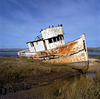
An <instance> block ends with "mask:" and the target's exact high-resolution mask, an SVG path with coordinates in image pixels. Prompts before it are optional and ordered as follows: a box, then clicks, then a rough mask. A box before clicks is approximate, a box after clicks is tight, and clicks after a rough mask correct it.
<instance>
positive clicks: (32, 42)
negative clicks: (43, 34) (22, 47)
mask: <svg viewBox="0 0 100 99" xmlns="http://www.w3.org/2000/svg"><path fill="white" fill-rule="evenodd" d="M42 40H43V38H41V39H39V40H36V41H29V42H26V44H28V43H33V42H38V41H42Z"/></svg>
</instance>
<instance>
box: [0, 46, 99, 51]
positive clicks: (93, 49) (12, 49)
mask: <svg viewBox="0 0 100 99" xmlns="http://www.w3.org/2000/svg"><path fill="white" fill-rule="evenodd" d="M25 49H27V48H9V49H8V48H7V49H0V52H18V51H21V50H25ZM87 49H88V51H89V52H100V47H98V48H92V47H88V48H87Z"/></svg>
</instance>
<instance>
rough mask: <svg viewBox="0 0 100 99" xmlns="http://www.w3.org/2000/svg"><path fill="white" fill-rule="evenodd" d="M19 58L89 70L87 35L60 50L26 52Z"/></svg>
mask: <svg viewBox="0 0 100 99" xmlns="http://www.w3.org/2000/svg"><path fill="white" fill-rule="evenodd" d="M19 56H26V57H31V58H35V59H41V60H43V61H44V62H51V63H67V64H70V65H71V66H73V67H75V68H77V69H87V68H88V65H89V63H88V54H87V47H86V41H85V34H82V36H81V37H80V38H78V39H77V40H74V41H72V42H69V43H67V44H65V45H63V46H61V47H59V48H56V49H52V50H47V51H42V52H36V53H31V54H30V53H27V52H26V53H23V55H22V54H20V55H19Z"/></svg>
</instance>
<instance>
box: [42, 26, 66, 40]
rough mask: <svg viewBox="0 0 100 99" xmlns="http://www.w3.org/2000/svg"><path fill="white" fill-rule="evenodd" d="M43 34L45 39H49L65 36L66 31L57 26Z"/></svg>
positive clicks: (44, 31)
mask: <svg viewBox="0 0 100 99" xmlns="http://www.w3.org/2000/svg"><path fill="white" fill-rule="evenodd" d="M41 33H42V36H43V38H44V39H48V38H52V37H55V36H57V35H63V34H64V31H63V29H62V27H61V26H57V27H51V28H47V29H45V30H43V31H41Z"/></svg>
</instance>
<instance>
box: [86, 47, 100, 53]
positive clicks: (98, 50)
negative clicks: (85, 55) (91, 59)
mask: <svg viewBox="0 0 100 99" xmlns="http://www.w3.org/2000/svg"><path fill="white" fill-rule="evenodd" d="M87 49H88V51H89V52H100V47H97V48H92V47H90V48H87Z"/></svg>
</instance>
